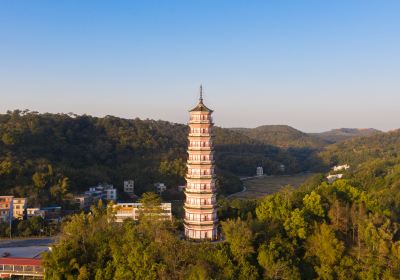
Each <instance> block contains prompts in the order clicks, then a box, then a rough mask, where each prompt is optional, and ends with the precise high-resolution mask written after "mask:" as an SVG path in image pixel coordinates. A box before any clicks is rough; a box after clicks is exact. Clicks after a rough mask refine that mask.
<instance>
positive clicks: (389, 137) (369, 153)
mask: <svg viewBox="0 0 400 280" xmlns="http://www.w3.org/2000/svg"><path fill="white" fill-rule="evenodd" d="M399 156H400V130H394V131H391V132H387V133H383V132H382V133H376V134H374V135H372V136H366V137H357V138H353V139H349V140H346V141H343V142H339V143H336V144H334V145H331V146H329V147H327V148H326V150H325V151H323V152H322V153H321V157H322V158H323V159H324V160H325V161H326V162H329V163H330V164H338V163H349V164H352V165H358V164H361V163H364V162H367V161H372V160H378V159H379V160H384V159H388V158H392V159H393V158H397V157H399Z"/></svg>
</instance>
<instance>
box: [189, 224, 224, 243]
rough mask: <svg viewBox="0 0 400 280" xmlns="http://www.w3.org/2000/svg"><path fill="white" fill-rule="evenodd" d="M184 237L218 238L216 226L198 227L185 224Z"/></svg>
mask: <svg viewBox="0 0 400 280" xmlns="http://www.w3.org/2000/svg"><path fill="white" fill-rule="evenodd" d="M185 237H186V238H187V239H190V240H198V241H200V240H210V241H215V240H218V229H217V227H215V226H214V227H199V226H193V225H187V224H185Z"/></svg>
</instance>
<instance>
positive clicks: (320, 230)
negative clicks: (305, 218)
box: [306, 223, 344, 279]
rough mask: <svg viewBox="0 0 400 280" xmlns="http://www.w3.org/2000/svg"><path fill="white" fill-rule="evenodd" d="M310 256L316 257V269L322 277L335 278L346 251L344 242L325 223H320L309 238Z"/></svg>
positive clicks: (308, 250)
mask: <svg viewBox="0 0 400 280" xmlns="http://www.w3.org/2000/svg"><path fill="white" fill-rule="evenodd" d="M306 247H307V253H306V256H308V257H315V258H316V261H315V263H314V262H313V263H314V265H315V266H314V268H315V271H316V272H317V274H318V276H319V277H320V278H321V279H335V277H336V276H335V275H336V273H337V269H338V265H339V263H340V260H341V258H342V255H343V253H344V244H343V242H341V241H340V240H338V239H337V238H336V236H335V233H334V232H333V230H332V229H331V228H330V227H329V226H328V225H327V224H325V223H323V224H321V225H319V226H318V227H317V228H316V229H315V231H314V233H313V234H312V235H311V236H310V238H308V239H307V245H306Z"/></svg>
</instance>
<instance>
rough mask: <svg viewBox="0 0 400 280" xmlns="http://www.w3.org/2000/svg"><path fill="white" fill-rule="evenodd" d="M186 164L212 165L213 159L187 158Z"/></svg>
mask: <svg viewBox="0 0 400 280" xmlns="http://www.w3.org/2000/svg"><path fill="white" fill-rule="evenodd" d="M187 163H188V165H214V164H215V160H188V161H187Z"/></svg>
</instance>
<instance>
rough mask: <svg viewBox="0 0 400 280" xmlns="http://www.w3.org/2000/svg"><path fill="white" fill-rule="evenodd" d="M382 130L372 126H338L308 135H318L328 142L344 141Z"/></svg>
mask: <svg viewBox="0 0 400 280" xmlns="http://www.w3.org/2000/svg"><path fill="white" fill-rule="evenodd" d="M381 132H382V131H380V130H377V129H374V128H339V129H332V130H329V131H325V132H321V133H309V135H311V136H314V137H318V138H320V139H322V140H324V141H327V142H330V143H336V142H340V141H344V140H347V139H350V138H354V137H360V136H371V135H374V134H377V133H381Z"/></svg>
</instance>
